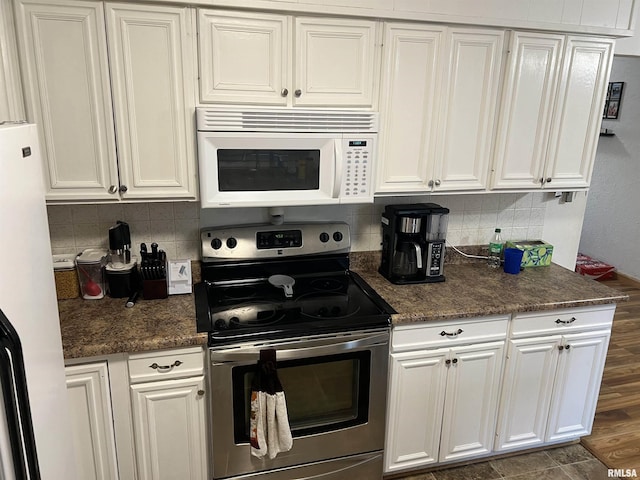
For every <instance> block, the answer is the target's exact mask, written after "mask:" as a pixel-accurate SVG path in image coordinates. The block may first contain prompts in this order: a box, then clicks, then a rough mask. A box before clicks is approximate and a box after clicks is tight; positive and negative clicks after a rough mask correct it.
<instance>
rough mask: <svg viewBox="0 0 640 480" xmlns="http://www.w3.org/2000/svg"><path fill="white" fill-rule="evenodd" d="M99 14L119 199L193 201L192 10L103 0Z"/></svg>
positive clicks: (193, 46)
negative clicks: (104, 29) (103, 21)
mask: <svg viewBox="0 0 640 480" xmlns="http://www.w3.org/2000/svg"><path fill="white" fill-rule="evenodd" d="M106 12H107V26H108V31H109V60H110V65H111V73H112V85H113V92H114V110H115V120H116V130H117V132H118V160H119V167H120V184H121V192H122V197H123V198H125V199H126V198H184V199H193V198H195V196H196V193H195V192H196V183H197V182H196V160H195V123H194V122H195V119H194V114H193V112H194V108H195V92H194V84H195V74H194V69H193V59H194V52H195V38H194V30H193V17H192V12H193V11H192V10H191V9H189V8H186V7H164V6H146V5H127V4H121V3H108V4H106ZM123 187H126V190H125V189H124V188H123Z"/></svg>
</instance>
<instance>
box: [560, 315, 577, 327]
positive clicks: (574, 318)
mask: <svg viewBox="0 0 640 480" xmlns="http://www.w3.org/2000/svg"><path fill="white" fill-rule="evenodd" d="M575 321H576V317H571V318H570V319H569V320H560V319H557V320H556V323H564V324H565V325H569V324H570V323H573V322H575Z"/></svg>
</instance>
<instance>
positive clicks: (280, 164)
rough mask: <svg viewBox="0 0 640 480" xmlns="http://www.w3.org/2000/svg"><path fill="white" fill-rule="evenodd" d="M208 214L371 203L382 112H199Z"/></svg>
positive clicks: (203, 194)
mask: <svg viewBox="0 0 640 480" xmlns="http://www.w3.org/2000/svg"><path fill="white" fill-rule="evenodd" d="M196 124H197V130H198V163H199V175H200V197H201V204H202V208H217V207H281V206H296V205H327V204H339V203H371V202H373V175H374V167H375V151H376V147H377V145H376V140H377V132H378V114H377V113H376V112H369V111H361V110H320V109H314V110H302V109H287V110H284V109H255V108H231V107H229V108H220V107H218V108H213V107H211V108H197V109H196Z"/></svg>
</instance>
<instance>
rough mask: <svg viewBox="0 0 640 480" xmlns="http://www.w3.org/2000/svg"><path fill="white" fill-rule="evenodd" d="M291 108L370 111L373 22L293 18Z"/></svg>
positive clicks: (374, 73)
mask: <svg viewBox="0 0 640 480" xmlns="http://www.w3.org/2000/svg"><path fill="white" fill-rule="evenodd" d="M295 25H296V26H295V28H296V35H295V37H296V39H295V57H294V58H295V79H294V84H293V89H294V92H293V93H294V99H293V103H294V105H299V106H312V105H316V106H352V107H371V106H373V102H374V98H375V96H374V93H375V92H374V90H375V86H376V84H377V82H376V78H377V76H378V73H379V70H378V68H376V65H377V62H378V61H379V58H380V57H379V54H378V51H377V50H378V49H377V48H376V31H377V25H378V24H377V22H375V21H367V20H341V19H323V18H305V17H299V18H296V24H295Z"/></svg>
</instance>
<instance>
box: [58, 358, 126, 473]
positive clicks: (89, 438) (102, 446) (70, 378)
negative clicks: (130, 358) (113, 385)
mask: <svg viewBox="0 0 640 480" xmlns="http://www.w3.org/2000/svg"><path fill="white" fill-rule="evenodd" d="M65 374H66V381H67V394H68V397H69V411H70V414H71V429H72V431H73V445H74V447H75V451H76V455H75V459H76V469H77V472H78V478H82V479H83V480H108V479H111V480H117V478H118V466H117V463H116V445H115V437H114V432H113V414H112V412H111V397H110V394H109V375H108V372H107V363H106V362H99V363H92V364H87V365H74V366H68V367H66V368H65Z"/></svg>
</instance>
